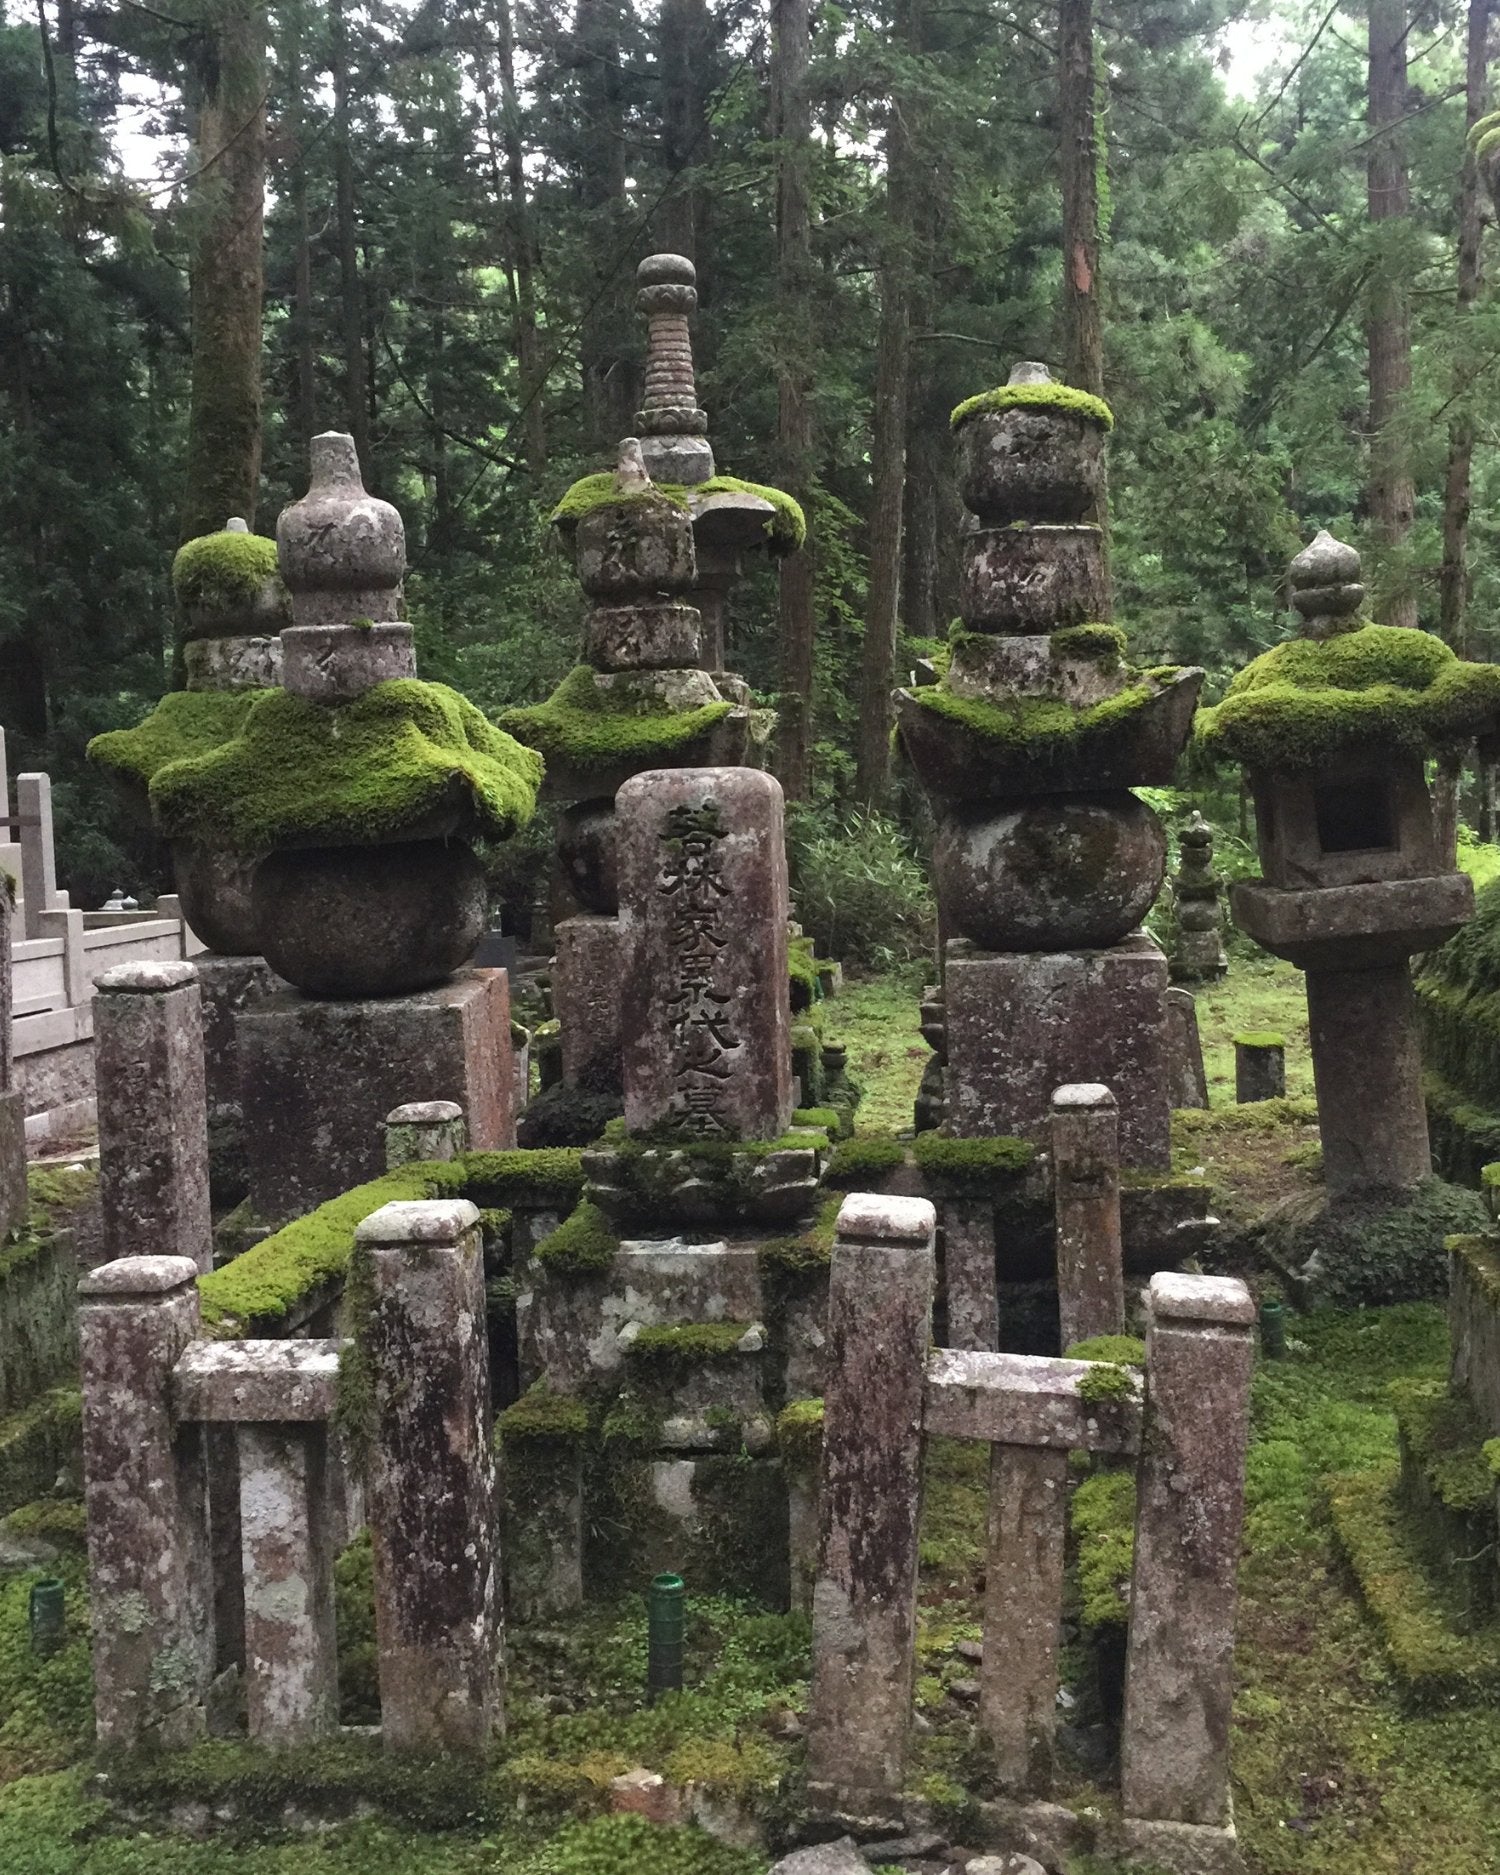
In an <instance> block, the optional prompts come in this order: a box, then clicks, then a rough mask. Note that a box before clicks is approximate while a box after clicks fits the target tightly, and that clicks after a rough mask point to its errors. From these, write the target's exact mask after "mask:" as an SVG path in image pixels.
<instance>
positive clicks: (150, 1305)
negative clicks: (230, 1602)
mask: <svg viewBox="0 0 1500 1875" xmlns="http://www.w3.org/2000/svg"><path fill="white" fill-rule="evenodd" d="M197 1275H198V1265H197V1263H196V1261H195V1260H194V1259H193V1258H191V1257H184V1256H153V1257H131V1258H128V1259H123V1260H120V1261H117V1262H113V1263H106V1264H103V1265H102V1266H101V1267H100V1268H99V1269H96V1270H94V1271H93V1272H92V1273H91V1274H89V1275H88V1276H86V1277H84V1279H83V1281H82V1282H81V1283H80V1284H79V1296H80V1307H79V1350H80V1357H81V1363H82V1384H83V1472H84V1500H85V1504H86V1506H87V1511H88V1545H89V1592H90V1621H91V1629H92V1634H93V1663H94V1728H95V1735H96V1738H97V1740H98V1743H99V1745H100V1746H101V1747H102V1748H103V1749H105V1750H133V1749H136V1748H139V1747H142V1746H153V1745H154V1746H158V1747H175V1746H182V1745H188V1744H191V1743H193V1742H194V1741H195V1740H197V1739H198V1738H201V1737H202V1736H203V1731H204V1724H205V1715H204V1701H205V1699H206V1697H207V1693H208V1684H209V1680H210V1678H211V1677H212V1673H213V1665H214V1649H213V1628H212V1604H213V1587H212V1573H211V1568H210V1563H209V1551H208V1506H207V1474H206V1467H205V1464H204V1455H203V1436H202V1433H201V1431H200V1430H199V1429H198V1428H196V1427H191V1426H188V1427H180V1428H179V1427H178V1426H177V1425H176V1424H175V1423H174V1420H173V1417H172V1411H171V1373H172V1369H173V1367H174V1366H175V1365H176V1363H177V1361H178V1359H179V1357H180V1356H181V1354H182V1353H183V1351H184V1350H185V1349H186V1348H187V1346H188V1345H189V1343H190V1342H191V1341H192V1340H193V1338H194V1336H195V1335H196V1334H197V1332H198V1320H199V1317H198V1289H197V1281H196V1279H197Z"/></svg>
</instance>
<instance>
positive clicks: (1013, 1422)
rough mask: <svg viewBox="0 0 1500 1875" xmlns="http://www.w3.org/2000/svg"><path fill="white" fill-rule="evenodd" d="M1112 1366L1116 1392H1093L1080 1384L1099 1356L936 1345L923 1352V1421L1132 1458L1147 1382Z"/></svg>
mask: <svg viewBox="0 0 1500 1875" xmlns="http://www.w3.org/2000/svg"><path fill="white" fill-rule="evenodd" d="M1113 1371H1115V1372H1118V1373H1119V1375H1120V1376H1121V1387H1122V1391H1121V1392H1120V1394H1119V1396H1118V1397H1117V1398H1109V1399H1102V1400H1100V1399H1095V1400H1090V1399H1088V1398H1086V1397H1085V1393H1084V1391H1082V1390H1081V1389H1082V1388H1083V1384H1084V1382H1085V1381H1086V1380H1087V1379H1088V1378H1089V1377H1092V1378H1093V1379H1094V1380H1095V1381H1097V1380H1098V1378H1099V1374H1100V1365H1099V1363H1098V1362H1095V1361H1063V1360H1053V1359H1048V1358H1046V1357H1045V1356H1041V1355H1030V1354H983V1353H975V1352H973V1351H971V1350H969V1349H960V1348H937V1349H935V1350H934V1351H933V1353H932V1354H930V1355H929V1356H928V1360H927V1378H926V1383H925V1386H924V1388H923V1395H922V1420H923V1425H924V1427H925V1429H926V1430H927V1431H928V1432H929V1433H940V1434H942V1435H943V1436H945V1437H946V1438H950V1439H982V1440H983V1441H985V1443H986V1444H989V1445H1029V1446H1041V1447H1045V1448H1048V1449H1053V1450H1060V1451H1065V1452H1085V1451H1086V1452H1100V1453H1110V1454H1123V1455H1125V1456H1127V1457H1132V1458H1133V1457H1134V1456H1135V1455H1136V1454H1137V1453H1138V1452H1139V1451H1140V1446H1141V1411H1142V1399H1143V1394H1144V1387H1143V1383H1142V1380H1141V1377H1140V1375H1139V1374H1137V1373H1134V1372H1132V1371H1131V1370H1130V1369H1128V1368H1119V1369H1116V1370H1113ZM1126 1387H1128V1389H1129V1391H1128V1392H1126V1391H1124V1390H1123V1389H1124V1388H1126Z"/></svg>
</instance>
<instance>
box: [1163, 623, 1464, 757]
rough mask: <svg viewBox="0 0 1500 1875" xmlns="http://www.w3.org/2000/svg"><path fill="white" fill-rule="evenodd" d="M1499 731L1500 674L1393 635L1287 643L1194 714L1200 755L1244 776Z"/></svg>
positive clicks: (1363, 630) (1419, 750)
mask: <svg viewBox="0 0 1500 1875" xmlns="http://www.w3.org/2000/svg"><path fill="white" fill-rule="evenodd" d="M1497 727H1500V665H1494V664H1469V663H1466V662H1464V661H1463V660H1462V659H1460V658H1458V657H1456V656H1455V655H1454V654H1453V652H1452V651H1450V650H1449V648H1448V647H1447V645H1445V644H1444V643H1443V642H1442V640H1441V639H1440V638H1435V637H1434V636H1433V635H1432V633H1431V632H1424V631H1409V630H1406V629H1405V628H1403V627H1400V626H1393V625H1364V626H1361V627H1360V628H1359V630H1357V631H1351V632H1343V633H1340V634H1339V635H1338V636H1336V637H1333V638H1329V639H1324V640H1313V639H1306V638H1289V639H1287V640H1286V642H1285V643H1283V644H1279V645H1275V646H1273V648H1272V649H1271V650H1269V651H1267V652H1265V653H1264V654H1263V655H1262V656H1260V657H1258V658H1256V659H1255V661H1254V662H1253V663H1252V664H1247V665H1246V666H1245V668H1244V670H1242V671H1241V672H1240V674H1239V675H1238V677H1236V678H1235V680H1234V682H1233V683H1232V684H1231V685H1230V686H1229V690H1228V693H1227V694H1226V695H1225V697H1224V700H1223V702H1222V703H1220V704H1218V705H1217V706H1216V707H1215V708H1213V709H1207V710H1202V711H1200V712H1199V716H1198V722H1197V737H1198V742H1199V746H1200V747H1201V748H1203V749H1204V750H1205V751H1207V752H1208V753H1209V754H1210V755H1217V756H1227V757H1229V758H1230V759H1231V760H1233V761H1237V762H1243V763H1245V764H1246V765H1247V766H1248V767H1251V768H1266V769H1309V768H1317V767H1320V766H1321V765H1322V764H1324V763H1325V762H1327V761H1328V760H1329V759H1330V758H1332V757H1335V756H1339V755H1346V754H1352V753H1356V752H1359V751H1369V750H1375V751H1389V752H1392V753H1395V752H1401V753H1405V754H1414V755H1425V754H1427V753H1428V752H1429V751H1430V750H1432V749H1435V748H1442V747H1447V746H1455V745H1458V744H1461V743H1464V742H1469V741H1472V740H1473V739H1474V737H1476V736H1485V735H1491V734H1493V733H1494V732H1495V730H1496V729H1497Z"/></svg>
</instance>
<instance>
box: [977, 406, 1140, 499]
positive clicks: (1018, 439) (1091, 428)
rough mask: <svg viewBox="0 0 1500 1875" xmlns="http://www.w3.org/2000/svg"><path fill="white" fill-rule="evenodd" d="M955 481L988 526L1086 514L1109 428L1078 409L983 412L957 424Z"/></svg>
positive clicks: (1098, 481) (1018, 408) (1099, 474)
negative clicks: (958, 425) (1094, 421)
mask: <svg viewBox="0 0 1500 1875" xmlns="http://www.w3.org/2000/svg"><path fill="white" fill-rule="evenodd" d="M957 441H958V488H959V493H960V494H961V495H962V496H963V500H964V506H965V507H966V508H970V509H972V510H973V512H974V513H975V514H977V515H978V516H979V518H980V520H982V521H983V522H984V523H985V524H986V525H987V526H990V527H995V526H1003V525H1004V524H1006V523H1007V522H1010V521H1054V522H1056V521H1064V522H1078V521H1081V520H1082V519H1083V518H1084V516H1085V515H1086V514H1087V513H1088V511H1089V508H1090V507H1091V505H1092V504H1093V503H1094V501H1095V500H1096V499H1097V497H1098V494H1099V490H1100V488H1101V487H1102V486H1103V481H1104V431H1103V429H1102V428H1101V427H1100V426H1099V425H1098V424H1097V423H1093V422H1091V421H1090V420H1089V419H1088V418H1086V417H1083V416H1080V415H1079V414H1078V413H1077V412H1076V411H1072V410H1059V409H1050V410H1049V409H1028V408H1027V407H1026V406H1025V405H1024V404H1022V405H1014V406H1012V408H1010V409H1009V410H996V411H984V412H982V413H981V414H980V415H978V416H974V417H969V418H967V419H966V420H965V421H964V423H963V424H962V425H961V426H960V427H959V431H958V438H957Z"/></svg>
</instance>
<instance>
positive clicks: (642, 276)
mask: <svg viewBox="0 0 1500 1875" xmlns="http://www.w3.org/2000/svg"><path fill="white" fill-rule="evenodd" d="M697 279H698V269H697V268H696V267H695V266H694V265H693V263H692V262H691V261H690V260H689V259H688V257H687V255H686V254H648V255H647V256H646V258H645V259H644V260H643V261H642V262H641V264H640V266H639V267H637V268H636V270H635V283H636V285H637V286H693V285H694V284H695V283H696V282H697Z"/></svg>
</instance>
